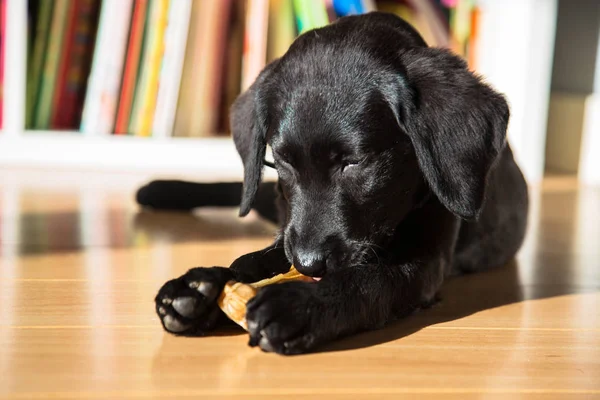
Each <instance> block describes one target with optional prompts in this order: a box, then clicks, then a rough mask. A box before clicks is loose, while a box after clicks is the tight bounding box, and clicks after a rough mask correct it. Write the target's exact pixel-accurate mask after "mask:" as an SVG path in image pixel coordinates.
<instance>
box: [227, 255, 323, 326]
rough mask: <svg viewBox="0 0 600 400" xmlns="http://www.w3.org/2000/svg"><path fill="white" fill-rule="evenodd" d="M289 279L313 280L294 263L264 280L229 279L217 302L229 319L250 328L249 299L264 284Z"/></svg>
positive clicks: (287, 280)
mask: <svg viewBox="0 0 600 400" xmlns="http://www.w3.org/2000/svg"><path fill="white" fill-rule="evenodd" d="M289 281H304V282H313V279H312V278H311V277H309V276H306V275H302V274H301V273H300V272H298V270H296V268H294V266H293V265H292V267H291V268H290V270H289V271H288V272H286V273H285V274H279V275H276V276H274V277H272V278H268V279H263V280H262V281H258V282H254V283H249V284H247V283H240V282H236V281H229V282H227V283H226V284H225V287H224V288H223V292H221V295H220V296H219V299H218V301H217V304H218V305H219V308H220V309H221V310H223V312H224V313H225V315H227V316H228V317H229V319H231V320H232V321H234V322H235V323H237V324H238V325H239V326H241V327H242V328H244V329H245V330H248V325H247V324H246V304H247V303H248V301H250V299H251V298H253V297H254V296H256V293H258V290H259V289H260V288H261V287H263V286H268V285H273V284H276V283H282V282H289Z"/></svg>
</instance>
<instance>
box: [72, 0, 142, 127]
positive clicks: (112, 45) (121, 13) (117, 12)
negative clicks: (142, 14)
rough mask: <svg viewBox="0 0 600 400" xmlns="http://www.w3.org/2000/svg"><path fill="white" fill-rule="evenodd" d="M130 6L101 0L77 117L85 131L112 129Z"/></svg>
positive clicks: (115, 0)
mask: <svg viewBox="0 0 600 400" xmlns="http://www.w3.org/2000/svg"><path fill="white" fill-rule="evenodd" d="M132 9H133V0H104V1H103V4H102V10H101V14H100V23H99V26H98V37H97V44H96V46H95V47H96V48H95V51H94V58H93V64H92V69H91V73H90V77H89V80H88V90H87V93H86V98H85V102H84V109H83V116H82V121H81V131H82V132H84V133H86V134H97V135H109V134H111V133H112V131H113V129H114V126H115V118H116V114H117V102H118V96H119V89H120V87H121V77H122V73H123V64H124V60H125V49H126V47H127V36H128V33H129V26H130V22H131V12H132Z"/></svg>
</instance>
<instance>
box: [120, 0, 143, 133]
mask: <svg viewBox="0 0 600 400" xmlns="http://www.w3.org/2000/svg"><path fill="white" fill-rule="evenodd" d="M147 14H148V0H136V1H135V7H134V9H133V16H132V18H131V29H130V32H129V40H128V44H127V56H126V59H125V68H124V70H123V78H122V83H121V92H120V96H119V105H118V106H117V119H116V122H115V134H117V135H124V134H127V133H128V132H129V120H130V117H131V109H132V106H133V95H134V92H135V87H136V85H137V80H138V70H139V65H140V58H141V53H142V44H143V39H144V30H145V27H146V20H147Z"/></svg>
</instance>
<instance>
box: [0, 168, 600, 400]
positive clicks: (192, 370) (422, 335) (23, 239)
mask: <svg viewBox="0 0 600 400" xmlns="http://www.w3.org/2000/svg"><path fill="white" fill-rule="evenodd" d="M15 174H16V175H12V174H11V175H10V176H9V178H10V179H8V180H0V210H1V213H0V221H1V222H0V225H1V232H0V243H1V259H0V398H11V399H13V398H15V399H16V398H18V399H37V398H66V399H87V398H102V399H119V398H125V399H127V398H174V399H181V398H226V397H231V398H233V397H236V398H265V397H266V398H274V399H275V398H276V399H292V398H307V399H308V398H316V399H321V398H325V399H338V398H347V397H352V398H368V399H385V398H389V399H397V398H400V397H403V396H405V397H408V398H419V399H421V398H425V399H426V398H432V397H438V396H441V397H444V398H457V399H463V398H469V397H477V398H481V397H486V398H487V397H491V398H499V399H506V398H560V399H569V398H600V293H599V291H600V248H599V247H600V190H598V189H590V188H588V189H580V190H577V189H576V187H575V185H574V184H573V182H572V181H570V180H568V179H567V180H562V181H561V180H552V181H548V182H546V183H545V185H544V186H543V188H534V189H533V190H532V210H531V220H530V232H529V236H528V239H527V242H526V244H525V246H524V248H523V249H522V251H521V252H520V254H519V256H518V259H517V260H516V261H515V262H514V263H511V264H510V265H508V266H506V267H505V268H502V269H498V270H495V271H492V272H489V273H486V274H480V275H472V276H468V277H463V278H458V279H455V280H453V281H450V282H448V283H447V284H446V286H445V287H444V290H443V302H442V303H441V304H439V305H437V306H436V307H434V308H433V309H431V310H428V311H426V312H422V313H421V314H418V315H416V316H414V317H411V318H408V319H406V320H404V321H402V322H400V323H398V324H396V325H393V326H391V327H389V328H387V329H384V330H381V331H378V332H374V333H369V334H363V335H360V336H359V337H356V338H353V339H349V340H343V341H341V342H339V343H336V344H335V345H333V346H331V347H329V348H327V349H324V350H323V351H322V352H320V353H318V354H311V355H305V356H297V357H291V358H286V357H281V356H277V355H273V354H264V353H262V352H260V351H259V350H257V349H251V348H249V347H247V346H246V341H247V337H246V335H245V334H244V333H243V332H238V331H235V332H226V333H223V334H221V335H218V336H213V337H205V338H178V337H174V336H171V335H168V334H165V333H164V332H163V331H162V329H161V327H160V324H159V322H158V320H157V318H156V317H155V316H154V306H153V296H154V294H155V292H156V290H157V289H158V288H159V286H160V285H161V284H162V283H163V281H165V280H167V279H170V278H171V277H175V276H177V275H180V274H181V273H183V272H184V271H185V270H186V269H188V268H189V267H192V266H196V265H206V266H210V265H228V263H229V262H230V261H231V260H233V259H234V258H235V257H237V256H239V255H241V254H243V253H246V252H249V251H252V250H254V249H258V248H260V247H261V246H264V245H266V244H267V243H269V240H270V236H271V235H272V233H273V227H272V226H270V225H268V224H266V223H264V222H261V221H259V220H258V219H256V218H251V219H250V220H238V219H237V218H236V217H235V211H234V210H225V211H216V210H205V211H202V212H200V213H197V214H195V215H183V214H169V213H146V212H139V211H138V209H137V208H136V207H135V205H134V203H133V201H132V193H133V189H134V188H135V185H134V183H137V182H135V180H134V179H133V180H130V182H129V183H128V184H124V185H120V186H119V185H116V184H114V182H117V181H118V179H116V178H115V180H113V179H112V178H110V177H108V178H107V177H106V176H104V177H102V178H98V179H96V178H94V177H93V175H90V176H89V177H87V176H86V177H84V179H82V180H80V182H79V183H77V180H76V179H75V180H73V181H71V180H70V179H71V178H66V177H65V178H64V179H63V178H61V175H60V174H56V175H52V179H49V178H48V179H45V178H39V179H36V178H35V174H34V175H32V174H28V175H27V176H26V177H25V178H23V179H19V174H18V173H15ZM80 178H81V177H80ZM82 182H83V183H82Z"/></svg>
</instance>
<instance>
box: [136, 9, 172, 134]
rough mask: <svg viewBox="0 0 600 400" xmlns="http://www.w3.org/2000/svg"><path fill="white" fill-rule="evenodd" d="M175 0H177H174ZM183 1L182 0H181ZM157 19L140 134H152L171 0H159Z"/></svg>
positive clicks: (142, 107) (138, 132)
mask: <svg viewBox="0 0 600 400" xmlns="http://www.w3.org/2000/svg"><path fill="white" fill-rule="evenodd" d="M173 1H175V0H173ZM180 1H181V0H180ZM159 5H160V6H159V10H158V11H157V13H158V15H157V16H156V20H155V21H153V30H152V37H151V38H148V39H149V53H148V61H147V64H146V67H147V80H146V81H145V83H144V84H145V86H146V87H145V88H144V92H143V93H144V97H143V98H142V103H141V107H140V110H139V118H140V119H139V121H138V126H137V127H136V130H135V131H134V133H135V134H136V135H138V136H150V135H151V134H152V123H153V121H154V113H155V111H156V101H157V97H158V86H159V75H160V70H161V66H162V62H163V55H164V49H165V40H164V39H165V31H166V28H167V23H168V15H169V0H160V1H159Z"/></svg>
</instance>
